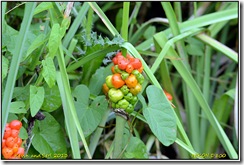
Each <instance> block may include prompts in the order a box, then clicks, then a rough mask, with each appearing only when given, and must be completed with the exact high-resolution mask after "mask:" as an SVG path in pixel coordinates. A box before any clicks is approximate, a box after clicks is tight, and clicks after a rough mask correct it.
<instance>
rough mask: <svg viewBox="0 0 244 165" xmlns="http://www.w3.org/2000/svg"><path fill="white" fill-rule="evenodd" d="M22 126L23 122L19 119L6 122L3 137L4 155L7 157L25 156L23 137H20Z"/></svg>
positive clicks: (18, 157)
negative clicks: (22, 145)
mask: <svg viewBox="0 0 244 165" xmlns="http://www.w3.org/2000/svg"><path fill="white" fill-rule="evenodd" d="M21 127H22V123H21V122H20V121H19V120H13V121H11V122H10V123H7V124H6V126H5V131H4V135H3V139H2V155H3V157H4V158H5V159H21V158H22V157H23V156H24V152H25V151H24V148H22V147H21V144H22V139H21V138H20V137H19V132H20V128H21Z"/></svg>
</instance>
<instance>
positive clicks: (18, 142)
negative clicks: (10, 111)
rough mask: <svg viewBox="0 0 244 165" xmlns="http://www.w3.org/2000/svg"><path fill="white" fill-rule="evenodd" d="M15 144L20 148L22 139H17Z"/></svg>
mask: <svg viewBox="0 0 244 165" xmlns="http://www.w3.org/2000/svg"><path fill="white" fill-rule="evenodd" d="M16 144H18V146H19V147H20V146H21V144H22V139H21V138H19V137H18V138H17V142H16Z"/></svg>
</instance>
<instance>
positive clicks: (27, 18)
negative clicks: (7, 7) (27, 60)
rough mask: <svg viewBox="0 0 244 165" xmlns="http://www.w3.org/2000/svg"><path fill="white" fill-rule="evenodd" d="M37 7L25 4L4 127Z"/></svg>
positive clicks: (6, 98)
mask: <svg viewBox="0 0 244 165" xmlns="http://www.w3.org/2000/svg"><path fill="white" fill-rule="evenodd" d="M35 7H36V2H29V3H26V4H25V13H24V18H23V21H22V24H21V27H20V31H19V34H18V38H17V42H16V43H17V44H16V45H15V46H16V47H15V51H14V54H13V58H12V61H11V64H10V69H9V73H8V78H7V82H6V87H5V89H4V94H3V100H2V128H5V124H6V122H7V119H8V114H9V108H10V102H11V100H12V95H13V90H14V85H15V81H16V76H17V73H18V69H19V64H20V61H21V58H22V56H23V50H24V43H25V40H26V38H27V33H28V30H29V27H30V24H31V20H32V16H33V13H34V9H35ZM3 134H4V129H2V137H3Z"/></svg>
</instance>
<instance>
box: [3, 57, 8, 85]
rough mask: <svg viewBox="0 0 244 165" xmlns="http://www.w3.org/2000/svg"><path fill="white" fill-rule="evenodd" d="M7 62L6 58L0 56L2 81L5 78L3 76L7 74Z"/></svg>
mask: <svg viewBox="0 0 244 165" xmlns="http://www.w3.org/2000/svg"><path fill="white" fill-rule="evenodd" d="M8 64H9V61H8V59H7V58H6V57H4V56H2V81H3V80H4V79H5V77H6V76H7V74H8Z"/></svg>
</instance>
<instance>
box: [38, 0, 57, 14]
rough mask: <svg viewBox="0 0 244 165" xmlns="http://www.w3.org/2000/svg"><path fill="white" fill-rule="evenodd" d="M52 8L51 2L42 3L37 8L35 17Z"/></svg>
mask: <svg viewBox="0 0 244 165" xmlns="http://www.w3.org/2000/svg"><path fill="white" fill-rule="evenodd" d="M51 8H53V5H52V3H51V2H42V3H40V4H39V5H38V6H37V7H36V8H35V10H34V15H35V14H38V13H40V12H42V11H44V10H47V9H51Z"/></svg>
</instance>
